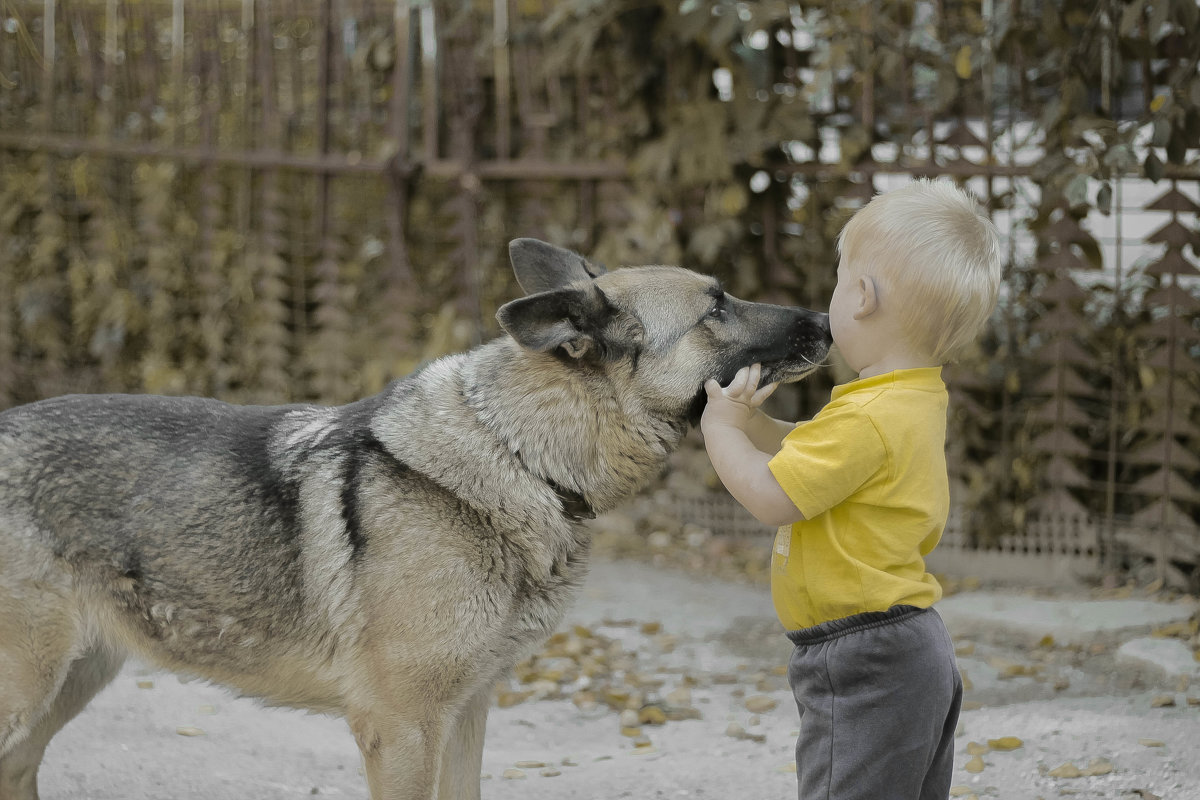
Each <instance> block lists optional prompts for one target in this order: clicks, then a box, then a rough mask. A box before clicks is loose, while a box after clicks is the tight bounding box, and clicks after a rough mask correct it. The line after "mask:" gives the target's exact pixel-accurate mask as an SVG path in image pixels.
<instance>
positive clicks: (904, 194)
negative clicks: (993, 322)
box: [838, 179, 1001, 364]
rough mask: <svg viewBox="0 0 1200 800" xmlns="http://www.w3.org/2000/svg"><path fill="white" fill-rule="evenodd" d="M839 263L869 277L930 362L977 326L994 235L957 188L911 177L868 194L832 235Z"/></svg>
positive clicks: (993, 264) (984, 312) (986, 304)
mask: <svg viewBox="0 0 1200 800" xmlns="http://www.w3.org/2000/svg"><path fill="white" fill-rule="evenodd" d="M838 250H839V251H840V253H841V259H842V260H841V267H842V269H844V270H846V271H847V272H848V275H849V276H850V277H852V278H858V277H860V276H866V277H869V278H871V279H872V280H873V281H874V284H875V287H876V288H877V290H878V293H879V301H880V303H882V304H885V305H887V306H889V307H890V309H891V310H895V311H896V312H897V313H898V314H899V321H900V326H901V329H902V331H903V332H904V333H905V335H907V336H908V337H909V340H908V342H907V344H908V345H909V346H910V347H912V348H914V349H915V350H917V351H919V352H921V353H923V354H925V355H927V356H928V357H929V358H930V359H931V360H933V361H935V362H936V363H939V364H941V363H945V362H947V361H949V360H951V359H953V358H954V357H955V356H956V355H957V354H958V353H959V352H960V351H961V350H962V349H963V348H964V347H966V346H967V345H968V344H970V342H971V341H972V340H973V339H974V338H975V337H976V336H977V335H978V334H979V332H980V330H981V329H982V328H983V325H984V323H986V322H987V319H988V317H990V316H991V313H992V309H994V308H995V306H996V297H997V295H998V293H999V289H1000V272H1001V254H1000V237H999V234H998V233H997V232H996V228H995V226H994V225H993V224H992V223H991V221H990V220H989V219H988V218H987V217H985V216H984V215H983V213H982V212H981V210H980V208H979V206H978V205H977V204H976V202H975V201H974V200H973V199H972V198H971V196H970V195H969V194H967V193H966V192H965V191H963V190H962V189H960V188H958V187H957V186H955V185H954V184H953V183H952V182H951V181H949V180H926V179H919V180H915V181H913V182H912V183H910V184H908V185H907V186H904V187H902V188H900V189H896V190H893V191H890V192H887V193H885V194H880V195H876V197H875V198H874V199H872V200H871V202H869V203H867V205H866V206H864V207H863V208H862V209H861V210H859V211H858V213H856V214H855V215H854V216H853V217H852V218H851V219H850V221H849V222H848V223H846V226H845V227H844V228H843V229H842V233H841V235H840V236H839V237H838Z"/></svg>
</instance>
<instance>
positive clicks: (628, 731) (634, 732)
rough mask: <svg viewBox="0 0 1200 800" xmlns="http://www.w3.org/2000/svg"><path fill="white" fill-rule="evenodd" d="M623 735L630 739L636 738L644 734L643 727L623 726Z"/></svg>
mask: <svg viewBox="0 0 1200 800" xmlns="http://www.w3.org/2000/svg"><path fill="white" fill-rule="evenodd" d="M621 735H622V736H628V737H629V738H630V739H634V738H636V737H638V736H641V735H642V729H641V728H621Z"/></svg>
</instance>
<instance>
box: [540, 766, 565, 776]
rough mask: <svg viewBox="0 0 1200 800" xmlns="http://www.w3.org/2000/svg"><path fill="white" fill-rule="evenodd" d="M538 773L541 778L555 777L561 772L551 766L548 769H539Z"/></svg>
mask: <svg viewBox="0 0 1200 800" xmlns="http://www.w3.org/2000/svg"><path fill="white" fill-rule="evenodd" d="M538 774H539V775H541V776H542V777H543V778H557V777H558V776H559V775H562V773H561V772H559V771H558V770H556V769H554V768H553V767H549V768H548V769H544V770H542V771H541V772H540V773H538Z"/></svg>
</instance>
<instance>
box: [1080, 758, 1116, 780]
mask: <svg viewBox="0 0 1200 800" xmlns="http://www.w3.org/2000/svg"><path fill="white" fill-rule="evenodd" d="M1112 771H1113V765H1112V762H1111V761H1109V760H1108V759H1106V758H1093V759H1092V760H1091V761H1090V762H1088V766H1087V769H1085V770H1084V771H1083V774H1084V775H1088V776H1093V775H1107V774H1109V773H1110V772H1112Z"/></svg>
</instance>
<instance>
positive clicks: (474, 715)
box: [437, 683, 492, 800]
mask: <svg viewBox="0 0 1200 800" xmlns="http://www.w3.org/2000/svg"><path fill="white" fill-rule="evenodd" d="M491 702H492V685H491V684H490V683H489V684H487V685H486V686H484V687H482V688H481V689H478V690H477V691H476V692H475V694H474V695H473V696H472V697H471V698H470V699H469V700H468V701H467V703H466V705H464V706H463V707H462V710H461V711H460V712H459V715H458V717H457V719H456V720H455V722H454V727H453V728H452V729H451V731H450V736H449V739H448V740H447V742H446V750H445V753H444V754H443V756H442V769H441V780H440V781H439V783H438V794H437V796H438V800H479V772H480V768H481V766H482V764H483V731H484V728H485V727H486V725H487V715H488V707H489V706H490V705H491Z"/></svg>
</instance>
